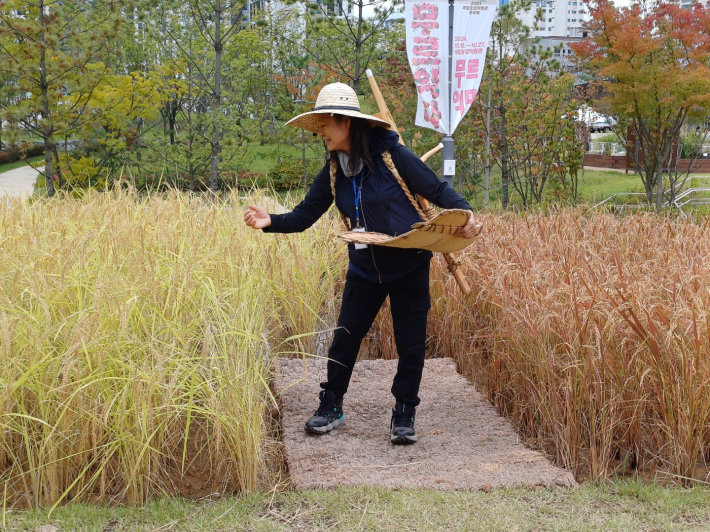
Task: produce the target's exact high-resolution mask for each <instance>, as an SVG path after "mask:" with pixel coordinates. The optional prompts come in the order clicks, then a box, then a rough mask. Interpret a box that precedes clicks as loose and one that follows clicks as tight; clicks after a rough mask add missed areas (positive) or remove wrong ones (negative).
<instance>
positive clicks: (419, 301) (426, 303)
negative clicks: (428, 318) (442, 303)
mask: <svg viewBox="0 0 710 532" xmlns="http://www.w3.org/2000/svg"><path fill="white" fill-rule="evenodd" d="M430 308H431V296H429V294H427V295H426V296H417V297H413V298H411V299H410V300H409V310H411V311H412V312H424V311H427V310H429V309H430Z"/></svg>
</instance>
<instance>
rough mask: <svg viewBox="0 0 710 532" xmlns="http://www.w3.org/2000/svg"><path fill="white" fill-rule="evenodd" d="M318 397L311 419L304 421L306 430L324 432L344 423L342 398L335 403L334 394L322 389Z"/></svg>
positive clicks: (315, 432)
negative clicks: (317, 405) (318, 402)
mask: <svg viewBox="0 0 710 532" xmlns="http://www.w3.org/2000/svg"><path fill="white" fill-rule="evenodd" d="M319 397H320V406H319V407H318V410H316V413H315V414H313V416H312V417H311V419H309V420H308V421H306V432H310V433H311V434H325V433H326V432H330V431H331V430H333V429H334V428H337V427H340V426H341V425H345V414H344V413H343V401H342V399H341V400H340V401H339V402H338V403H336V402H335V394H334V393H333V392H329V391H327V390H323V391H322V392H321V393H320V395H319Z"/></svg>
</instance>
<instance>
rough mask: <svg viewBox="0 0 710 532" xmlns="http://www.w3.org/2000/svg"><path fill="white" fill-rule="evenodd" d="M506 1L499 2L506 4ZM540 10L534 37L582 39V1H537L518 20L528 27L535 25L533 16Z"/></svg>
mask: <svg viewBox="0 0 710 532" xmlns="http://www.w3.org/2000/svg"><path fill="white" fill-rule="evenodd" d="M507 3H508V0H500V4H501V5H503V4H507ZM538 9H540V10H542V14H543V18H542V20H541V21H540V22H538V29H537V30H536V31H535V32H533V36H534V37H583V36H584V35H583V33H584V30H583V28H582V22H583V15H582V11H583V10H584V3H583V2H582V0H537V1H536V2H534V3H533V5H532V7H531V9H530V11H528V12H527V13H521V14H520V19H521V20H522V21H523V23H524V24H525V25H527V26H529V27H531V28H532V27H533V26H534V25H535V14H536V12H537V10H538Z"/></svg>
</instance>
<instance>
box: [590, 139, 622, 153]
mask: <svg viewBox="0 0 710 532" xmlns="http://www.w3.org/2000/svg"><path fill="white" fill-rule="evenodd" d="M587 153H594V154H601V155H623V154H625V153H626V149H625V148H624V145H623V144H621V143H619V142H598V141H597V142H595V141H592V142H590V143H589V151H588V152H587Z"/></svg>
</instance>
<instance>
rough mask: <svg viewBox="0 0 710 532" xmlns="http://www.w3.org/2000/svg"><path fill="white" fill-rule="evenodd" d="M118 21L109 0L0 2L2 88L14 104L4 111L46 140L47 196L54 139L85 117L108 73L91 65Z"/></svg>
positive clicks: (68, 133)
mask: <svg viewBox="0 0 710 532" xmlns="http://www.w3.org/2000/svg"><path fill="white" fill-rule="evenodd" d="M118 25H119V18H118V17H117V9H116V4H115V2H114V1H113V0H73V1H69V0H2V1H0V49H1V50H2V51H3V55H4V57H3V61H2V62H0V73H2V75H4V76H8V77H10V78H11V79H12V83H8V84H5V85H4V86H3V91H4V92H5V95H6V96H8V93H10V94H9V96H11V98H10V100H11V101H13V102H14V103H13V104H12V105H11V107H10V108H9V109H8V111H9V113H10V114H11V115H12V117H13V119H14V120H15V121H17V122H19V123H20V124H22V125H23V127H25V128H27V129H28V130H30V131H32V132H34V133H36V134H37V135H38V136H39V137H41V138H42V139H43V141H44V148H45V170H44V174H45V176H46V181H47V195H48V196H50V197H51V196H53V195H54V181H53V177H54V174H55V171H57V172H61V168H59V167H56V168H55V165H54V164H53V163H54V162H56V161H58V158H59V156H58V152H57V148H56V139H57V137H59V138H61V137H62V136H63V137H64V138H65V139H66V138H68V137H69V136H71V135H72V134H73V133H74V132H75V131H76V130H77V129H78V128H80V127H81V126H82V123H83V121H84V120H85V119H86V116H85V115H84V110H85V108H86V106H87V104H88V102H89V100H90V98H91V95H92V93H93V91H94V90H95V88H96V87H97V86H98V84H99V83H100V82H101V79H102V77H103V75H104V74H105V73H106V70H105V69H104V70H103V71H102V70H100V69H92V68H91V64H92V63H94V64H96V63H99V62H100V60H101V58H102V57H103V56H104V55H105V54H107V53H108V46H107V45H108V44H109V43H110V42H111V40H112V37H113V36H114V35H115V32H116V29H117V27H118ZM69 93H71V95H72V98H67V96H68V94H69ZM0 101H3V99H1V98H0ZM60 176H61V174H60Z"/></svg>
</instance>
